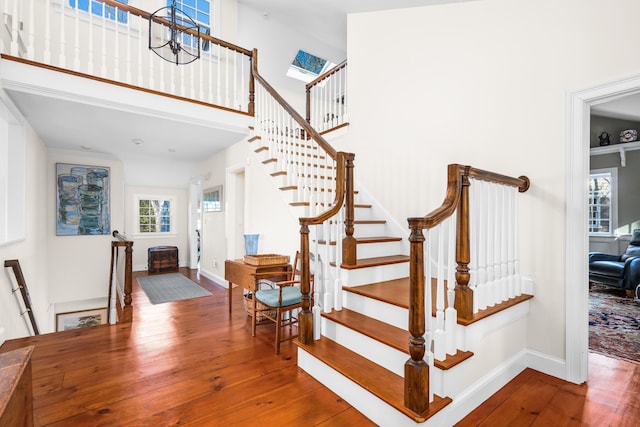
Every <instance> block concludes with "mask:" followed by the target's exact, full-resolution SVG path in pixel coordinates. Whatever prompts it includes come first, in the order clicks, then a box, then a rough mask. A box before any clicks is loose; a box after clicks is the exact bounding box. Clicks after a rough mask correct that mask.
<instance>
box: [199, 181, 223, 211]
mask: <svg viewBox="0 0 640 427" xmlns="http://www.w3.org/2000/svg"><path fill="white" fill-rule="evenodd" d="M202 208H203V210H204V211H205V212H220V211H222V185H218V186H217V187H212V188H207V189H206V190H203V192H202Z"/></svg>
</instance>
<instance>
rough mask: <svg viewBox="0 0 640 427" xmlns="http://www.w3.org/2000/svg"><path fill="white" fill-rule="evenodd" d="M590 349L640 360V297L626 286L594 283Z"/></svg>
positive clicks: (590, 311) (618, 356)
mask: <svg viewBox="0 0 640 427" xmlns="http://www.w3.org/2000/svg"><path fill="white" fill-rule="evenodd" d="M589 351H592V352H594V353H600V354H604V355H606V356H610V357H615V358H617V359H625V360H631V361H633V362H638V363H640V301H634V299H633V298H627V297H625V293H624V290H623V289H620V288H614V287H610V286H606V285H601V284H599V283H593V284H591V288H590V290H589Z"/></svg>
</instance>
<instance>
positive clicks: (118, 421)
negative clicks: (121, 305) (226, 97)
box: [0, 269, 640, 427]
mask: <svg viewBox="0 0 640 427" xmlns="http://www.w3.org/2000/svg"><path fill="white" fill-rule="evenodd" d="M181 272H182V273H184V274H185V275H187V276H189V277H190V278H191V279H192V280H194V281H195V282H197V283H199V284H200V285H201V286H203V287H204V288H206V289H207V290H209V291H210V292H211V293H212V296H209V297H202V298H196V299H191V300H186V301H177V302H173V303H167V304H158V305H151V304H150V303H149V301H148V299H147V297H146V296H145V295H144V293H143V292H142V290H140V288H139V287H138V286H137V282H136V281H135V280H134V295H133V303H134V307H135V308H134V310H135V312H134V323H133V324H132V325H118V326H98V327H93V328H84V329H76V330H72V331H66V332H61V333H56V334H45V335H40V336H38V337H30V338H24V339H20V340H11V341H8V342H6V343H5V344H4V345H3V346H2V347H0V352H4V351H9V350H12V349H15V348H19V347H23V346H26V345H34V346H35V351H34V354H33V389H34V412H35V414H34V416H35V425H36V426H153V427H155V426H176V425H181V426H220V425H225V426H233V425H243V426H254V425H256V426H257V425H260V426H271V425H302V426H323V427H326V426H367V425H373V424H372V423H371V422H370V421H369V420H367V419H366V418H365V417H364V416H363V415H362V414H360V413H359V412H358V411H356V410H355V409H354V408H352V407H351V406H350V405H349V404H348V403H346V402H344V401H343V400H342V399H340V398H339V397H338V396H337V395H335V394H334V393H333V392H331V391H329V390H328V389H326V388H325V387H323V386H322V385H321V384H320V383H319V382H317V381H316V380H315V379H313V378H311V377H310V376H309V375H308V374H306V373H305V372H304V371H302V370H300V369H299V368H298V367H297V366H296V361H297V357H296V347H295V344H294V343H293V342H285V343H283V344H282V349H281V353H280V355H276V354H275V352H274V349H273V337H274V330H273V327H272V326H270V325H261V326H259V327H258V331H257V332H258V334H257V336H256V337H255V338H253V337H251V324H250V321H249V318H248V317H247V315H246V313H245V312H244V310H243V308H242V300H241V298H240V295H241V289H240V288H236V289H234V298H233V311H232V314H231V316H230V315H229V313H228V308H227V307H228V306H227V304H228V299H227V290H226V289H224V288H222V287H221V286H218V285H217V284H215V283H213V282H211V281H209V280H207V279H206V278H204V277H198V276H197V275H196V273H195V271H194V270H187V269H181ZM137 274H138V275H143V274H145V273H137ZM589 362H590V380H589V383H588V385H574V384H569V383H566V382H564V381H561V380H558V379H556V378H553V377H550V376H548V375H545V374H542V373H540V372H537V371H534V370H531V369H527V370H525V371H524V372H522V373H521V374H520V375H518V376H517V377H516V378H515V379H514V380H513V381H512V382H511V383H510V384H508V385H507V386H506V387H505V388H503V389H501V390H500V391H499V392H498V393H496V394H495V395H494V396H492V397H491V398H490V399H489V400H488V401H487V402H485V403H484V404H483V405H481V406H480V407H479V408H478V409H476V410H475V411H473V412H472V413H471V414H469V415H468V416H467V417H466V418H464V419H463V420H462V421H461V422H460V423H459V424H458V425H459V426H582V425H585V426H591V425H593V426H612V427H613V426H638V425H640V422H639V421H638V420H640V365H639V364H634V363H629V362H622V361H618V360H615V359H610V358H606V357H603V356H599V355H595V354H592V355H591V356H590V359H589Z"/></svg>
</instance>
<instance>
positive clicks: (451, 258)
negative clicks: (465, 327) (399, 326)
mask: <svg viewBox="0 0 640 427" xmlns="http://www.w3.org/2000/svg"><path fill="white" fill-rule="evenodd" d="M456 216H457V215H456V212H454V213H453V215H451V216H450V217H449V218H448V219H447V236H448V239H449V241H448V243H447V245H448V246H447V252H448V256H447V266H448V268H447V309H446V310H445V313H444V319H445V326H444V330H445V332H446V336H445V338H446V352H447V354H451V355H455V354H456V352H457V351H458V350H457V347H456V325H457V322H458V311H457V310H456V309H455V308H454V302H455V295H456V293H455V287H456V277H455V270H456Z"/></svg>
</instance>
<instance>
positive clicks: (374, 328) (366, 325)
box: [322, 308, 473, 370]
mask: <svg viewBox="0 0 640 427" xmlns="http://www.w3.org/2000/svg"><path fill="white" fill-rule="evenodd" d="M322 317H325V318H327V319H330V320H332V321H334V322H336V323H339V324H341V325H343V326H346V327H348V328H350V329H353V330H354V331H356V332H359V333H361V334H362V335H365V336H367V337H369V338H372V339H374V340H376V341H379V342H381V343H383V344H385V345H388V346H389V347H391V348H394V349H396V350H399V351H401V352H403V353H406V354H407V356H408V355H409V332H408V331H405V330H404V329H400V328H397V327H395V326H393V325H390V324H388V323H385V322H381V321H379V320H376V319H374V318H372V317H369V316H365V315H364V314H361V313H358V312H357V311H352V310H349V309H348V308H343V309H342V310H340V311H336V310H332V311H331V313H322ZM471 356H473V353H472V352H470V351H462V350H458V352H457V354H455V355H453V356H450V355H447V358H446V359H445V360H443V361H439V360H434V365H435V366H436V368H438V369H442V370H447V369H451V368H452V367H454V366H456V365H458V364H459V363H462V362H463V361H465V360H467V359H468V358H470V357H471Z"/></svg>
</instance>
